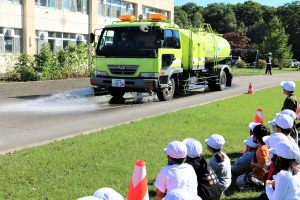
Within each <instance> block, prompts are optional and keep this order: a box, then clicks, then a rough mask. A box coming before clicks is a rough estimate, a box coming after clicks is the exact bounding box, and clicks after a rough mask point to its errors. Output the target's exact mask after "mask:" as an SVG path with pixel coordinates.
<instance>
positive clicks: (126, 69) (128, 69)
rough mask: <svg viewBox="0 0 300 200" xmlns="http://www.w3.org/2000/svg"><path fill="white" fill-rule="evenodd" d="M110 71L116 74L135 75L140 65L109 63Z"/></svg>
mask: <svg viewBox="0 0 300 200" xmlns="http://www.w3.org/2000/svg"><path fill="white" fill-rule="evenodd" d="M108 68H109V71H110V73H111V74H114V75H133V74H134V73H135V72H136V70H137V68H138V66H137V65H108Z"/></svg>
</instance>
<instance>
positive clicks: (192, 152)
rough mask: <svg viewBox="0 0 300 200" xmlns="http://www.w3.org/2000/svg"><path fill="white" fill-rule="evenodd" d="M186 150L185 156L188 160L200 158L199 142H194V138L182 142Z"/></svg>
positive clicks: (200, 147)
mask: <svg viewBox="0 0 300 200" xmlns="http://www.w3.org/2000/svg"><path fill="white" fill-rule="evenodd" d="M183 143H184V144H185V146H186V148H187V155H188V157H190V158H196V157H200V155H201V154H202V145H201V143H200V142H199V141H197V140H195V139H194V138H186V139H184V140H183Z"/></svg>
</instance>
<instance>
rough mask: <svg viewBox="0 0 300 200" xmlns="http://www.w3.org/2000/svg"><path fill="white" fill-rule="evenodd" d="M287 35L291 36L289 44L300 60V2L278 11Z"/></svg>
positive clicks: (292, 3)
mask: <svg viewBox="0 0 300 200" xmlns="http://www.w3.org/2000/svg"><path fill="white" fill-rule="evenodd" d="M276 14H277V16H278V17H279V18H280V20H281V22H282V24H283V26H284V28H285V31H286V33H288V34H289V35H290V37H289V44H291V45H292V50H293V54H294V56H295V58H298V59H300V1H293V2H291V3H288V4H285V5H284V6H281V7H279V8H278V9H277V10H276Z"/></svg>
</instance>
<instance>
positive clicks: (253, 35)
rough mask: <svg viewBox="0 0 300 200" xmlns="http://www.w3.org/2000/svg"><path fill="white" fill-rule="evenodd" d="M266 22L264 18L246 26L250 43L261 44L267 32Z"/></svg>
mask: <svg viewBox="0 0 300 200" xmlns="http://www.w3.org/2000/svg"><path fill="white" fill-rule="evenodd" d="M267 28H268V24H266V23H265V22H264V20H262V19H261V20H259V21H258V22H256V23H255V24H253V25H252V26H250V27H249V28H248V31H247V35H248V36H249V37H250V39H251V41H252V43H254V44H261V43H262V42H263V40H264V37H265V36H266V33H267Z"/></svg>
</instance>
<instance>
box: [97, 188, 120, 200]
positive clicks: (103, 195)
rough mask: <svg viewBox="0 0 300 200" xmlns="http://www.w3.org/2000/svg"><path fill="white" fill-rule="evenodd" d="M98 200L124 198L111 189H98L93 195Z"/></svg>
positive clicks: (118, 199)
mask: <svg viewBox="0 0 300 200" xmlns="http://www.w3.org/2000/svg"><path fill="white" fill-rule="evenodd" d="M93 196H94V197H96V198H97V199H98V200H124V198H123V197H122V196H121V195H120V194H119V193H118V192H116V191H115V190H114V189H112V188H106V187H104V188H100V189H98V190H97V191H96V192H95V193H94V194H93Z"/></svg>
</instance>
